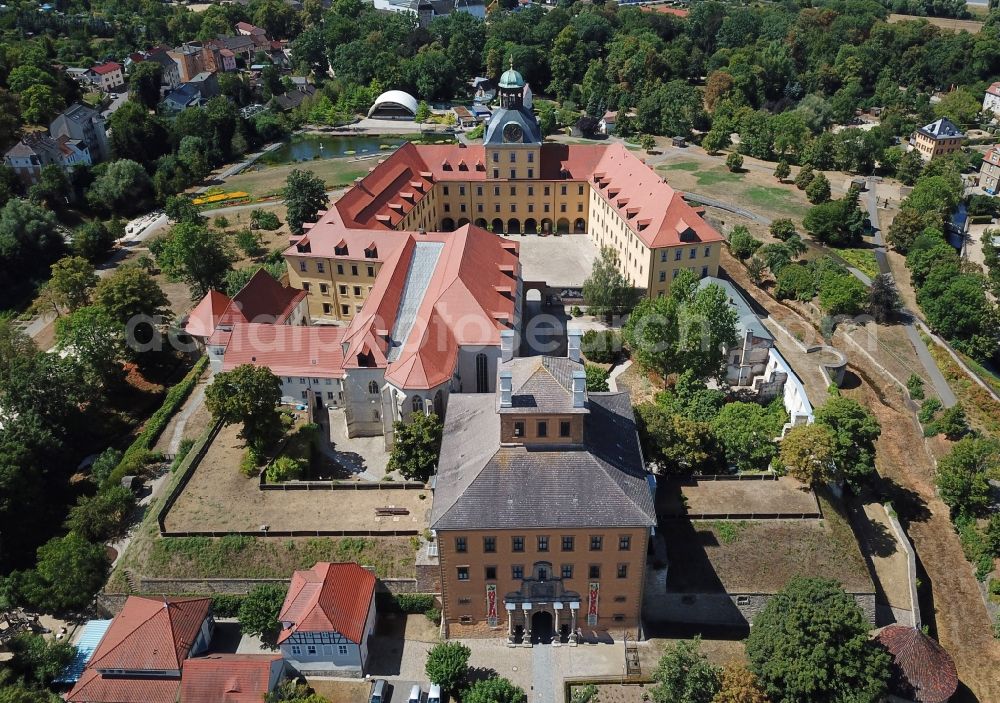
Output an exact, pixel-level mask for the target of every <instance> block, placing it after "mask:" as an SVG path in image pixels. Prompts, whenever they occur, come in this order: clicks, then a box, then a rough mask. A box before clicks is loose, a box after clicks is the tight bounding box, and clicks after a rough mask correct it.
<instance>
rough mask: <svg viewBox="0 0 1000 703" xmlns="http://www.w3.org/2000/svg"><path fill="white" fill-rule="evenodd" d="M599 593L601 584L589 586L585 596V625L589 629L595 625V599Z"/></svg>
mask: <svg viewBox="0 0 1000 703" xmlns="http://www.w3.org/2000/svg"><path fill="white" fill-rule="evenodd" d="M600 593H601V584H599V583H592V584H590V589H589V593H588V596H587V624H588V625H590V626H591V627H594V626H595V625H597V599H598V596H599V595H600Z"/></svg>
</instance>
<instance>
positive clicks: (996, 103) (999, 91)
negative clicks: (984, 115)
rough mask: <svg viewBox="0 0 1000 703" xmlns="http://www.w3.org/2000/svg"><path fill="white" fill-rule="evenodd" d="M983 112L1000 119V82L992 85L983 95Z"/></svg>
mask: <svg viewBox="0 0 1000 703" xmlns="http://www.w3.org/2000/svg"><path fill="white" fill-rule="evenodd" d="M983 112H988V113H990V114H991V115H993V116H994V117H1000V81H996V82H994V83H991V84H990V87H989V88H987V89H986V93H985V94H984V95H983Z"/></svg>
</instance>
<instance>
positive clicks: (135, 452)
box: [104, 356, 208, 486]
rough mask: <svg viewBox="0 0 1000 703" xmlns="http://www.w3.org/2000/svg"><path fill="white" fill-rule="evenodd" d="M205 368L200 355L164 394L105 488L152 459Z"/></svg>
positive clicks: (205, 363)
mask: <svg viewBox="0 0 1000 703" xmlns="http://www.w3.org/2000/svg"><path fill="white" fill-rule="evenodd" d="M207 366H208V357H207V356H203V357H202V358H200V359H198V361H197V362H196V363H195V365H194V367H193V368H192V369H191V370H190V371H188V373H187V375H186V376H185V377H184V378H183V379H182V380H181V381H180V383H178V384H176V385H175V386H173V387H172V388H171V389H170V390H169V391H167V396H166V398H164V399H163V404H162V405H161V406H160V407H159V408H158V409H157V411H156V412H155V413H153V414H152V415H151V416H150V418H149V420H147V421H146V424H145V426H144V427H143V428H142V431H141V432H139V436H138V437H136V438H135V441H134V442H132V444H131V446H129V448H128V449H126V450H125V454H124V455H122V459H121V461H120V462H118V466H116V467H115V469H114V470H113V471H112V472H111V474H110V475H109V476H108V477H107V479H105V482H104V486H111V485H115V484H117V483H120V482H121V480H122V478H124V477H125V476H132V475H135V474H137V473H139V472H140V471H141V470H142V468H143V467H144V466H145V465H146V464H147V463H149V461H150V459H151V457H153V456H154V455H153V453H152V448H153V445H154V444H156V440H158V439H159V438H160V435H161V434H162V433H163V430H164V429H166V427H167V423H169V422H170V418H171V417H173V415H174V413H176V412H177V410H178V408H180V406H181V405H182V404H183V403H184V401H185V400H187V397H188V396H189V395H191V391H193V390H194V387H195V386H196V385H197V384H198V379H199V378H201V375H202V374H203V373H204V372H205V368H206V367H207Z"/></svg>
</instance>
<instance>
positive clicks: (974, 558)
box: [955, 516, 993, 581]
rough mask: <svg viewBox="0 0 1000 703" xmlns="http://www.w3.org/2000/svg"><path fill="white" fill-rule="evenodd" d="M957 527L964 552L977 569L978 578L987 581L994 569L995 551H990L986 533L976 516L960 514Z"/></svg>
mask: <svg viewBox="0 0 1000 703" xmlns="http://www.w3.org/2000/svg"><path fill="white" fill-rule="evenodd" d="M955 529H956V530H958V538H959V540H960V541H961V543H962V553H963V554H965V558H966V559H968V560H969V562H970V563H971V564H972V565H973V566H974V567H975V569H976V580H978V581H985V580H986V577H987V576H988V575H989V574H990V572H991V571H993V553H992V552H991V551H990V547H989V543H988V542H987V540H986V535H985V534H983V531H982V530H980V529H979V527H978V526H977V525H976V520H975V518H971V517H967V516H960V517H958V518H957V519H956V520H955Z"/></svg>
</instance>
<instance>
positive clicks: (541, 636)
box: [531, 610, 553, 644]
mask: <svg viewBox="0 0 1000 703" xmlns="http://www.w3.org/2000/svg"><path fill="white" fill-rule="evenodd" d="M552 634H553V633H552V613H549V612H547V611H544V610H540V611H538V612H537V613H535V614H534V615H532V616H531V643H532V644H550V643H551V642H552Z"/></svg>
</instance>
